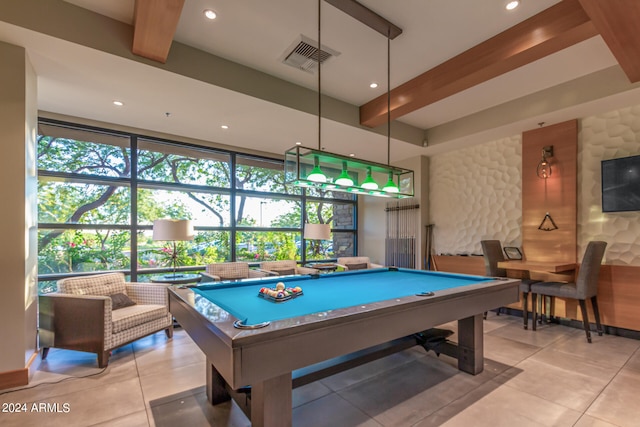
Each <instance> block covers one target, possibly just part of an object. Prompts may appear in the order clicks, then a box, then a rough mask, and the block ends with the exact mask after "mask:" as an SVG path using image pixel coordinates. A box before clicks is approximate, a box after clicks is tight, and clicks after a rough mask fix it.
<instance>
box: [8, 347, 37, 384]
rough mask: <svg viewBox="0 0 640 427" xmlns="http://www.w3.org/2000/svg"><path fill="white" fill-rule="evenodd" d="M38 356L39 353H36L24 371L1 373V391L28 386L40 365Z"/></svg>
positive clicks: (30, 358)
mask: <svg viewBox="0 0 640 427" xmlns="http://www.w3.org/2000/svg"><path fill="white" fill-rule="evenodd" d="M38 354H39V352H37V351H34V352H33V354H32V355H31V357H29V361H28V362H27V366H25V367H24V368H22V369H16V370H14V371H5V372H0V390H5V389H8V388H13V387H21V386H25V385H28V384H29V378H30V377H31V375H32V373H33V371H34V370H36V369H38V366H39V365H40V362H39V358H38Z"/></svg>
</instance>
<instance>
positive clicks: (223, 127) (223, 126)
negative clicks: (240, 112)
mask: <svg viewBox="0 0 640 427" xmlns="http://www.w3.org/2000/svg"><path fill="white" fill-rule="evenodd" d="M220 127H221V128H222V129H229V126H227V125H222V126H220Z"/></svg>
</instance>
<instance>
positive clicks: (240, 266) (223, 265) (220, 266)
mask: <svg viewBox="0 0 640 427" xmlns="http://www.w3.org/2000/svg"><path fill="white" fill-rule="evenodd" d="M200 275H201V276H202V280H201V281H200V282H201V283H203V282H205V283H206V282H219V281H221V280H237V279H252V278H256V277H267V276H270V274H269V273H267V272H266V271H260V270H252V269H250V268H249V263H247V262H219V263H215V264H209V265H207V267H206V272H205V273H200Z"/></svg>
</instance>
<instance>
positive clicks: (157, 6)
mask: <svg viewBox="0 0 640 427" xmlns="http://www.w3.org/2000/svg"><path fill="white" fill-rule="evenodd" d="M184 1H185V0H136V4H135V9H134V18H133V25H134V32H133V48H132V52H133V53H134V54H136V55H140V56H143V57H145V58H149V59H153V60H154V61H158V62H162V63H163V64H164V63H165V62H167V56H169V48H170V47H171V42H173V36H174V35H175V32H176V28H177V27H178V21H179V20H180V14H181V13H182V6H183V5H184Z"/></svg>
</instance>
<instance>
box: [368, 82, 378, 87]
mask: <svg viewBox="0 0 640 427" xmlns="http://www.w3.org/2000/svg"><path fill="white" fill-rule="evenodd" d="M369 87H370V88H371V89H375V88H377V87H378V83H375V82H374V83H371V84H370V85H369Z"/></svg>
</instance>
